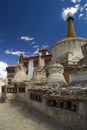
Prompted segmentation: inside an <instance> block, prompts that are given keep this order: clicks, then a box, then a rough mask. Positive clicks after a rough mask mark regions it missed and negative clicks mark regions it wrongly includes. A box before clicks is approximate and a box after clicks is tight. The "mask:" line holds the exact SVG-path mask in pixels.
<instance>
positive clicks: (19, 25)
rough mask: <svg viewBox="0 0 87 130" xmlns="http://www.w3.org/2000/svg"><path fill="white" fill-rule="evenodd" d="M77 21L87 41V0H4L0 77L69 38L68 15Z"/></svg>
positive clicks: (0, 24)
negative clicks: (26, 58)
mask: <svg viewBox="0 0 87 130" xmlns="http://www.w3.org/2000/svg"><path fill="white" fill-rule="evenodd" d="M69 12H71V13H72V14H73V16H74V18H75V21H74V25H75V31H76V34H77V36H79V37H83V38H87V28H86V27H87V2H86V0H0V77H4V76H5V75H6V72H5V68H6V66H10V65H12V64H14V63H18V60H19V54H20V51H22V52H24V55H25V56H32V55H35V54H37V51H38V49H41V48H42V47H43V45H45V46H46V47H47V48H48V49H49V50H50V49H51V47H52V46H53V45H54V44H55V43H56V42H57V41H59V40H61V39H63V38H66V36H67V22H66V21H65V20H66V18H67V13H69Z"/></svg>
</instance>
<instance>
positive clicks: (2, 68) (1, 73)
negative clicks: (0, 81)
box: [0, 61, 8, 78]
mask: <svg viewBox="0 0 87 130" xmlns="http://www.w3.org/2000/svg"><path fill="white" fill-rule="evenodd" d="M7 66H8V65H7V63H5V62H3V61H0V78H6V76H7V72H6V67H7Z"/></svg>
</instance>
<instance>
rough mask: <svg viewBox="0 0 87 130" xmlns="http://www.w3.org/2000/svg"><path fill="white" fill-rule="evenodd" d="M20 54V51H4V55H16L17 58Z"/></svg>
mask: <svg viewBox="0 0 87 130" xmlns="http://www.w3.org/2000/svg"><path fill="white" fill-rule="evenodd" d="M20 53H21V51H12V50H6V51H5V54H11V55H17V56H19V55H20ZM23 53H24V52H23Z"/></svg>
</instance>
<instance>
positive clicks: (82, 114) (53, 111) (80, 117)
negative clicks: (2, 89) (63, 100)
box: [16, 92, 87, 130]
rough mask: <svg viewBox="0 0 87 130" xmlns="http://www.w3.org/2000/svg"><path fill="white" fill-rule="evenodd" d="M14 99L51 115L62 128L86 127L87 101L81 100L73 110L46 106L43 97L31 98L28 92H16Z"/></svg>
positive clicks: (77, 129)
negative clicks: (39, 99) (40, 98)
mask: <svg viewBox="0 0 87 130" xmlns="http://www.w3.org/2000/svg"><path fill="white" fill-rule="evenodd" d="M16 99H17V100H19V101H22V102H24V103H27V105H28V106H29V108H30V107H31V108H34V109H36V110H38V111H39V112H41V113H42V114H44V115H46V116H49V117H51V118H52V119H53V120H55V121H56V122H57V123H58V124H59V125H60V126H61V127H62V130H86V128H87V124H86V120H87V103H85V102H81V103H80V104H79V107H78V110H77V111H76V112H75V111H71V110H66V109H61V108H58V107H55V106H48V105H47V103H46V99H45V98H44V97H43V98H42V101H37V100H32V99H30V95H29V93H28V92H27V93H26V94H24V93H22V94H17V97H16Z"/></svg>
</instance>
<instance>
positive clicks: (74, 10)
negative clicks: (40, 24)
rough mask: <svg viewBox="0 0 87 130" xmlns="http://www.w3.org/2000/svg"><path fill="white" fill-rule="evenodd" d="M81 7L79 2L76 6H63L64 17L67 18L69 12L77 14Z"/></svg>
mask: <svg viewBox="0 0 87 130" xmlns="http://www.w3.org/2000/svg"><path fill="white" fill-rule="evenodd" d="M79 8H80V5H79V4H77V5H75V6H74V7H67V8H63V11H62V18H63V19H64V20H65V19H66V18H67V15H68V13H71V14H72V15H74V14H76V13H77V12H78V10H79Z"/></svg>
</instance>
